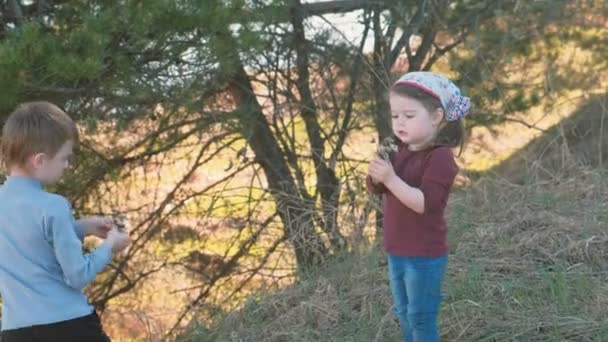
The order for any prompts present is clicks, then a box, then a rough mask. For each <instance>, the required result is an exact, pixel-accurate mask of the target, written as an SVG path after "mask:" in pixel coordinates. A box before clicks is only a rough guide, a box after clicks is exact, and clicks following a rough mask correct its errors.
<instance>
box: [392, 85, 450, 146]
mask: <svg viewBox="0 0 608 342" xmlns="http://www.w3.org/2000/svg"><path fill="white" fill-rule="evenodd" d="M389 102H390V106H391V117H392V122H393V133H394V134H395V136H396V137H397V138H398V139H399V140H401V141H402V142H403V143H405V144H408V145H409V146H410V148H411V149H417V148H423V147H424V146H425V145H426V144H428V143H429V142H430V141H431V140H433V139H434V138H435V136H436V134H437V132H438V130H439V125H440V124H441V122H442V119H443V110H442V109H437V110H435V111H433V112H432V113H431V112H429V111H428V110H427V109H426V108H425V107H424V106H423V105H422V103H421V102H420V101H418V100H416V99H412V98H410V97H407V96H402V95H397V94H395V93H391V94H390V96H389Z"/></svg>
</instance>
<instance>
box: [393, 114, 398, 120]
mask: <svg viewBox="0 0 608 342" xmlns="http://www.w3.org/2000/svg"><path fill="white" fill-rule="evenodd" d="M391 117H392V118H393V119H397V118H399V115H396V114H392V115H391Z"/></svg>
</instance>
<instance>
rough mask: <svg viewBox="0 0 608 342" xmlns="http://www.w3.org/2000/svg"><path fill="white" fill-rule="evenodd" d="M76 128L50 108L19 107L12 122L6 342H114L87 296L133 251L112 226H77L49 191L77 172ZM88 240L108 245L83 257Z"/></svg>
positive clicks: (8, 127) (2, 199)
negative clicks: (72, 164)
mask: <svg viewBox="0 0 608 342" xmlns="http://www.w3.org/2000/svg"><path fill="white" fill-rule="evenodd" d="M77 140H78V131H77V128H76V124H75V123H74V122H73V121H72V120H71V119H70V117H69V116H68V115H67V114H66V113H65V112H63V111H62V110H61V109H59V107H57V106H55V105H53V104H51V103H48V102H31V103H25V104H22V105H21V106H19V107H18V108H17V109H16V110H15V111H14V112H13V113H12V114H11V115H10V116H9V117H8V119H7V120H6V122H5V124H4V128H3V131H2V140H1V146H0V152H1V154H2V159H3V161H4V163H5V166H6V168H7V171H8V177H7V179H6V181H5V183H4V184H3V185H2V186H1V187H0V295H1V296H2V330H3V331H2V341H3V342H20V341H31V342H36V341H45V342H47V341H48V342H52V341H87V342H89V341H91V342H96V341H100V342H101V341H104V342H105V341H109V340H110V339H109V337H108V336H107V335H106V334H105V333H104V332H103V329H102V327H101V323H100V321H99V317H98V316H97V314H96V313H95V310H94V309H93V307H92V306H91V305H90V304H89V303H88V300H87V298H86V297H85V295H84V294H83V293H82V289H83V288H84V287H85V286H86V285H87V284H89V283H90V282H92V281H93V279H95V276H96V274H97V273H99V272H101V271H102V270H103V269H104V267H105V266H106V265H107V264H108V263H109V262H110V261H111V258H112V253H113V252H114V253H116V252H119V251H121V250H123V249H124V248H126V247H127V245H128V243H129V237H128V235H127V234H125V233H122V232H120V231H118V230H117V229H111V228H112V227H113V222H112V220H111V219H108V218H103V217H90V218H85V219H82V220H79V221H74V218H73V216H72V211H71V206H70V204H69V203H68V201H67V200H66V199H65V198H64V197H62V196H59V195H56V194H52V193H48V192H46V191H44V190H43V186H44V185H50V184H54V183H56V182H57V181H59V179H60V178H61V177H62V175H63V173H64V171H65V169H66V168H67V167H68V165H69V159H70V157H71V155H72V148H73V146H74V144H75V143H76V142H77ZM86 235H95V236H98V237H101V238H105V241H104V242H103V243H102V244H101V245H100V246H99V247H98V248H97V249H96V250H95V251H93V252H92V253H90V254H87V255H83V253H82V239H83V238H84V236H86Z"/></svg>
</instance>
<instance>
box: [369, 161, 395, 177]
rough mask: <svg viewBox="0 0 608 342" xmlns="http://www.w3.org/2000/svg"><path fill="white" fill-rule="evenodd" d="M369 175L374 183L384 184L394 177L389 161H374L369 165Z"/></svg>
mask: <svg viewBox="0 0 608 342" xmlns="http://www.w3.org/2000/svg"><path fill="white" fill-rule="evenodd" d="M369 175H370V177H372V181H374V182H376V183H386V182H387V181H389V180H390V179H391V178H392V177H395V170H394V169H393V165H392V164H391V163H390V162H389V161H386V160H382V159H376V160H374V161H372V162H371V163H370V164H369Z"/></svg>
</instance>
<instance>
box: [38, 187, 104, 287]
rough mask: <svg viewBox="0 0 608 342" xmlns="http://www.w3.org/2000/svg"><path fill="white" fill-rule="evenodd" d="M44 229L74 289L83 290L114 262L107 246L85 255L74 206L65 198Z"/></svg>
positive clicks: (51, 211) (53, 208)
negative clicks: (75, 225)
mask: <svg viewBox="0 0 608 342" xmlns="http://www.w3.org/2000/svg"><path fill="white" fill-rule="evenodd" d="M44 230H45V234H46V235H47V238H48V239H49V241H50V242H51V243H52V246H53V250H54V251H55V256H56V257H57V261H58V262H59V265H60V266H61V270H62V271H63V277H64V279H65V282H66V283H67V284H68V285H69V286H70V287H73V288H75V289H78V290H82V289H83V288H84V287H85V286H86V285H87V284H89V283H90V282H92V281H93V280H94V279H95V276H96V275H97V273H99V272H101V271H102V270H103V269H104V267H105V266H106V265H107V264H108V263H109V262H110V261H111V258H112V250H111V248H110V246H109V245H108V244H106V243H102V244H101V246H100V247H99V248H97V249H96V250H95V251H93V252H91V253H89V254H83V252H82V242H81V240H80V238H79V236H78V233H77V228H76V227H74V219H73V217H72V212H71V208H70V205H69V203H68V201H67V200H66V199H65V198H63V197H60V196H57V197H56V199H55V200H54V201H53V203H52V205H51V206H50V208H49V212H48V213H47V215H46V217H45V224H44Z"/></svg>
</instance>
